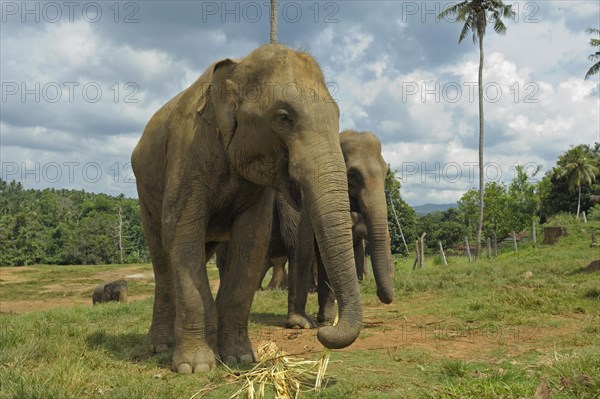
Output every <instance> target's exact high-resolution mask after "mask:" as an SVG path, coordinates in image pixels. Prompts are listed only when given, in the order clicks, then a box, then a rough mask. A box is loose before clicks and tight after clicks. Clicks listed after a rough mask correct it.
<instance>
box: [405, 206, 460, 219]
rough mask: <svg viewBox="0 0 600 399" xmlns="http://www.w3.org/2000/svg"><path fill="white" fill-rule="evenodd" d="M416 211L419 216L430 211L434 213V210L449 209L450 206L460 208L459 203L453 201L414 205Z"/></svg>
mask: <svg viewBox="0 0 600 399" xmlns="http://www.w3.org/2000/svg"><path fill="white" fill-rule="evenodd" d="M412 208H413V209H414V210H415V212H416V213H417V215H419V216H423V215H427V214H428V213H433V212H443V211H445V210H447V209H450V208H458V204H457V203H452V204H424V205H416V206H413V207H412Z"/></svg>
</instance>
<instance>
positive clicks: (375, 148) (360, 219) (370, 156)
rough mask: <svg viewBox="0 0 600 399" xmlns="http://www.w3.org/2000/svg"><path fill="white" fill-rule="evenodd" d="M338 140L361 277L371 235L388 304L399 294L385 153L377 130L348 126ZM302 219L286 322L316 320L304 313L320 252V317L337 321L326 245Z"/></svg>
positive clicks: (381, 288) (301, 325) (382, 292)
mask: <svg viewBox="0 0 600 399" xmlns="http://www.w3.org/2000/svg"><path fill="white" fill-rule="evenodd" d="M339 139H340V145H341V148H342V153H343V154H344V161H345V165H346V172H347V176H348V196H349V200H350V209H351V212H352V213H351V217H352V236H353V249H354V259H355V262H356V271H357V275H358V276H362V274H363V273H364V261H365V252H364V242H363V241H364V240H365V239H366V240H368V241H369V244H370V248H371V264H372V267H373V275H374V276H375V281H376V283H377V296H378V297H379V299H380V300H381V302H383V303H386V304H389V303H391V302H392V300H393V295H394V289H393V283H392V277H393V272H394V261H393V257H392V254H391V248H390V234H389V230H388V224H387V203H386V199H385V187H384V186H385V177H386V175H387V172H388V169H389V167H388V165H387V164H386V162H385V160H384V159H383V157H382V156H381V143H380V142H379V140H378V139H377V137H376V136H375V135H374V134H373V133H370V132H356V131H351V130H348V131H344V132H342V133H340V136H339ZM303 220H304V219H303V218H302V217H301V219H300V222H299V224H300V226H299V235H300V236H299V238H298V242H299V243H298V244H297V245H298V251H297V253H296V259H295V263H292V262H290V272H289V274H290V278H289V280H290V282H289V287H290V288H289V297H288V317H287V319H286V326H288V327H292V328H309V327H312V326H313V323H312V320H311V318H309V317H308V316H307V315H306V314H305V307H306V301H307V292H308V289H307V284H308V283H307V281H308V278H307V277H308V276H309V275H310V265H311V264H312V259H313V258H314V256H315V255H316V257H317V264H318V265H319V267H318V270H319V278H318V284H317V290H318V296H319V313H318V315H317V320H318V321H321V322H323V321H332V320H333V319H334V318H335V314H336V309H335V306H334V304H335V299H336V297H335V295H334V291H335V287H333V286H332V285H331V284H330V282H329V279H328V276H329V275H330V274H329V273H328V272H327V271H326V270H325V269H324V267H323V261H322V258H321V252H322V246H321V245H318V243H317V242H315V240H314V235H313V234H312V231H311V230H310V228H308V227H306V228H303V227H302V224H303V223H302V222H303ZM294 266H296V270H295V271H294V270H292V269H293V268H294ZM332 287H333V291H332V290H331V288H332Z"/></svg>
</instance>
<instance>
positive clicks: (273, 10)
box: [271, 0, 279, 44]
mask: <svg viewBox="0 0 600 399" xmlns="http://www.w3.org/2000/svg"><path fill="white" fill-rule="evenodd" d="M278 35H279V32H278V30H277V0H271V44H277V43H278V42H279V37H278Z"/></svg>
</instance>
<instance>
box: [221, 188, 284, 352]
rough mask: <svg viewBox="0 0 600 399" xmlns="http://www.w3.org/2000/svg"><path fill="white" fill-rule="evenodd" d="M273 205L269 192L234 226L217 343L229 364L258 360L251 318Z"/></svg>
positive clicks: (238, 219)
mask: <svg viewBox="0 0 600 399" xmlns="http://www.w3.org/2000/svg"><path fill="white" fill-rule="evenodd" d="M272 207H273V204H272V193H268V195H265V196H264V197H263V198H262V199H261V200H260V201H258V203H256V204H255V205H254V206H252V207H251V208H250V209H248V210H247V211H246V212H244V213H243V214H241V215H240V216H238V218H237V219H236V220H235V222H234V224H233V226H232V230H231V240H230V241H229V250H228V253H227V266H226V268H225V273H224V275H223V278H222V280H221V284H220V286H219V292H218V294H217V313H218V318H219V334H218V346H219V353H220V355H221V360H222V361H223V362H225V363H227V364H236V363H240V364H249V363H252V362H254V361H255V360H256V355H255V354H254V350H253V349H252V344H251V343H250V338H249V337H248V318H249V315H250V308H251V307H252V300H253V299H254V293H255V291H256V288H257V286H258V284H259V279H260V277H261V275H262V273H261V272H262V268H263V265H264V260H265V257H266V255H267V247H268V243H269V237H270V234H271V217H272V214H273V210H272V209H273V208H272Z"/></svg>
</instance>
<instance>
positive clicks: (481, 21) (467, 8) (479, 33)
mask: <svg viewBox="0 0 600 399" xmlns="http://www.w3.org/2000/svg"><path fill="white" fill-rule="evenodd" d="M515 15H516V13H515V12H514V11H513V9H512V5H506V4H504V3H503V1H502V0H464V1H462V2H460V3H458V4H454V5H451V6H449V7H448V8H446V9H445V10H443V11H442V12H441V13H440V14H439V15H438V18H440V19H441V18H446V17H454V16H456V21H457V22H459V21H460V22H464V23H465V24H464V25H463V28H462V30H461V32H460V36H459V38H458V43H461V42H462V41H463V39H464V38H465V37H466V36H467V33H469V31H471V32H473V43H477V42H479V76H478V81H477V83H478V87H479V224H478V227H477V257H478V258H479V254H480V253H481V231H482V230H483V193H484V183H483V137H484V134H483V37H484V36H485V31H486V28H487V22H488V19H489V21H490V22H492V23H493V24H494V31H496V32H497V33H499V34H505V33H506V25H504V22H502V18H511V19H514V17H515Z"/></svg>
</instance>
